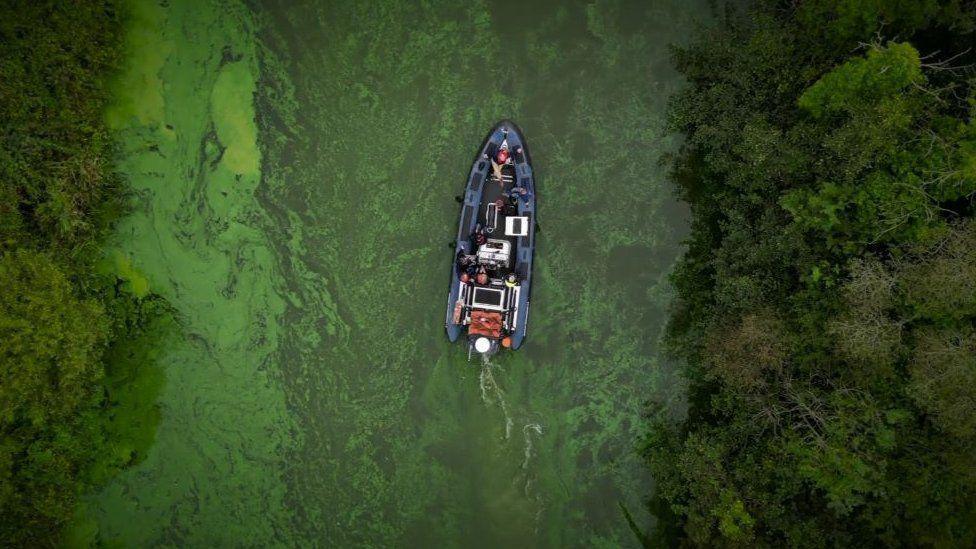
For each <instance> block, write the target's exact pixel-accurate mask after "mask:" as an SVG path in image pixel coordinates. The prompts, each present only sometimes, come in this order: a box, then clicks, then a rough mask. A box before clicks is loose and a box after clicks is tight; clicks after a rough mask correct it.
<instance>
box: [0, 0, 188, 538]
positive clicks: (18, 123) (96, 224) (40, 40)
mask: <svg viewBox="0 0 976 549" xmlns="http://www.w3.org/2000/svg"><path fill="white" fill-rule="evenodd" d="M0 7H2V11H3V13H4V17H3V18H0V43H2V44H3V47H2V48H0V285H2V286H3V288H4V291H3V292H2V293H0V340H2V344H0V539H3V540H4V541H5V542H6V543H8V544H10V545H14V546H22V545H28V546H50V545H57V544H59V543H62V542H63V541H64V538H63V534H64V529H65V528H66V526H67V525H68V524H69V522H70V521H71V520H72V519H73V517H74V515H75V511H76V507H77V504H78V500H79V498H80V497H81V496H82V495H83V494H84V493H86V492H88V491H90V490H91V489H93V488H95V487H97V486H100V485H102V484H103V483H104V482H106V481H107V480H108V479H109V478H111V477H112V476H113V475H115V474H117V473H118V472H119V471H120V470H122V469H123V468H125V467H128V466H130V465H132V464H134V463H137V462H139V461H140V460H141V459H142V458H143V457H144V456H145V451H146V449H147V448H148V446H149V445H150V444H151V442H152V439H153V433H154V431H155V426H156V424H157V423H158V418H159V413H158V410H157V408H156V405H155V401H156V395H157V394H158V392H159V390H160V387H161V384H162V381H163V378H162V372H160V371H158V369H156V368H155V367H154V361H153V354H154V350H153V349H154V348H156V346H157V344H158V341H157V339H158V338H159V337H161V336H160V334H163V333H166V332H167V329H168V328H167V325H169V324H171V322H172V318H171V316H170V315H169V308H168V306H167V305H166V303H165V301H163V300H161V299H160V298H158V297H157V296H155V295H154V294H152V293H151V292H150V291H149V289H148V287H146V285H145V284H144V283H143V282H144V281H141V280H140V278H139V276H138V273H135V272H129V273H123V272H121V271H120V270H119V267H118V265H121V264H124V263H125V261H124V259H123V258H114V260H113V259H109V258H106V257H105V254H104V251H103V243H104V241H105V238H106V235H107V234H108V231H109V230H110V228H111V226H112V224H113V222H114V221H115V220H117V219H119V217H120V216H121V215H123V214H124V213H125V211H126V203H127V186H126V183H125V181H124V180H123V178H122V177H121V176H120V175H119V174H118V173H117V172H116V170H115V167H114V146H113V142H112V137H111V135H110V133H109V131H108V129H107V128H106V125H105V122H104V113H105V109H106V106H107V104H108V102H109V99H110V98H109V95H110V93H109V91H108V87H107V84H108V81H109V80H110V78H111V76H112V74H114V72H115V71H116V70H117V69H118V68H119V66H120V62H121V61H120V60H121V56H122V51H121V50H122V36H123V26H124V22H123V20H124V14H123V13H121V12H120V9H119V7H118V6H117V5H116V4H115V3H113V2H106V1H98V0H92V1H85V2H77V3H75V2H72V3H61V2H46V1H45V2H27V3H24V2H12V1H10V0H3V1H2V5H0ZM116 272H119V273H120V274H118V275H116Z"/></svg>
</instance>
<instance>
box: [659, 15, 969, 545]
mask: <svg viewBox="0 0 976 549" xmlns="http://www.w3.org/2000/svg"><path fill="white" fill-rule="evenodd" d="M974 20H976V6H974V5H973V3H972V2H953V1H948V2H939V1H936V0H932V1H925V2H901V1H898V0H893V1H888V0H861V1H855V0H815V1H811V2H802V3H798V5H796V6H790V7H787V6H784V5H782V4H781V3H777V2H760V3H759V4H758V5H757V6H754V7H753V8H752V11H749V12H746V13H739V12H735V11H729V12H727V13H726V14H725V18H724V19H723V21H722V23H721V24H719V25H716V26H714V27H711V28H707V29H704V30H703V31H702V32H701V34H700V36H699V37H698V38H697V39H696V40H695V41H694V42H693V43H692V44H691V45H690V46H688V47H686V48H682V49H678V50H676V51H675V54H674V58H675V61H676V63H677V65H678V67H679V69H680V70H681V71H682V72H683V73H684V74H685V76H686V77H687V78H688V80H689V82H690V86H689V87H688V88H687V90H686V91H684V92H683V93H680V94H678V95H677V96H676V97H675V98H674V99H673V101H672V105H671V109H670V114H671V122H672V127H673V128H674V129H675V130H679V131H682V132H684V133H686V134H687V136H688V138H687V141H686V143H685V145H684V147H683V148H682V150H681V152H680V154H679V155H678V156H677V158H676V159H675V162H674V164H673V169H674V179H675V181H676V182H677V183H678V184H679V189H680V192H681V194H682V196H683V198H684V199H685V200H686V201H688V203H689V204H690V205H691V209H692V213H693V220H692V234H691V237H690V240H689V249H688V251H687V253H686V254H685V256H684V257H683V258H682V260H681V261H680V262H679V265H678V266H677V268H676V271H675V273H674V275H673V281H674V284H675V286H676V289H677V293H678V299H677V300H676V303H675V305H674V308H673V311H672V316H671V321H670V327H669V336H668V339H669V345H670V348H671V349H672V350H673V351H674V352H675V353H676V354H677V355H679V356H681V357H683V358H684V359H685V361H686V362H687V377H688V378H689V380H690V382H691V394H690V402H691V410H690V411H689V415H688V417H687V419H685V420H684V421H683V422H682V423H680V424H677V425H659V426H658V427H659V428H658V429H657V430H656V432H655V434H654V436H653V437H652V438H651V439H650V441H649V443H648V446H647V451H648V459H649V463H650V465H651V467H652V470H653V471H654V473H655V477H656V479H657V481H658V491H657V496H656V497H657V498H658V500H659V501H658V502H657V503H655V504H654V505H653V506H652V507H654V508H657V509H661V508H664V509H666V512H665V513H662V518H665V519H667V518H668V517H670V519H668V520H671V521H672V522H674V523H676V525H677V526H679V527H680V532H681V533H680V534H678V536H679V537H683V538H685V539H686V540H687V541H690V542H692V543H695V544H701V545H741V544H750V545H774V546H775V545H783V544H788V545H796V546H838V545H840V546H846V545H855V546H863V545H876V544H885V545H971V544H973V543H976V514H974V512H973V511H972V510H973V509H976V496H974V494H976V476H974V475H973V474H972V471H973V470H976V457H974V456H976V454H974V453H973V449H974V447H973V433H974V430H973V429H974V427H973V425H974V424H973V418H974V417H976V409H973V408H972V402H974V395H973V392H972V390H971V386H972V384H973V383H972V379H971V378H972V376H974V375H976V363H974V362H973V359H972V356H973V347H972V346H973V321H974V319H976V310H974V309H973V304H972V300H973V295H976V292H974V287H973V285H974V279H973V278H972V277H973V273H976V255H974V254H976V239H974V237H973V234H976V233H974V229H973V227H974V226H976V225H974V224H973V223H974V222H973V221H969V218H971V217H972V215H973V209H972V206H971V198H972V197H973V195H974V193H976V179H974V178H973V177H972V174H973V170H972V167H973V151H974V146H973V133H972V132H973V124H974V123H973V116H974V114H976V107H974V106H976V102H974V101H973V100H972V98H973V94H974V90H976V85H974V84H976V81H974V79H973V78H972V76H971V74H972V72H971V70H969V69H966V68H965V67H966V65H967V63H972V62H973V61H974V55H973V52H972V51H971V50H967V49H966V48H965V47H963V45H965V44H969V43H971V41H972V39H973V36H974V34H973V24H972V23H973V21H974ZM886 35H887V36H897V37H898V39H897V41H887V42H886V41H884V37H885V36H886ZM859 45H860V46H859ZM954 56H955V57H954ZM953 57H954V58H953ZM949 59H951V61H949ZM956 66H958V67H961V68H955V67H956ZM961 510H964V511H961ZM669 528H670V529H669ZM663 531H666V532H667V531H670V532H674V529H673V526H672V527H668V528H665V529H664V530H663Z"/></svg>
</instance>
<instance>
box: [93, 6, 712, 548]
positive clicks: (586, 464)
mask: <svg viewBox="0 0 976 549" xmlns="http://www.w3.org/2000/svg"><path fill="white" fill-rule="evenodd" d="M704 4H705V2H704V0H702V1H695V2H689V1H682V0H655V1H650V2H637V1H629V2H625V1H598V2H593V3H584V2H555V1H552V2H508V1H504V2H491V3H485V2H478V1H465V2H459V1H451V2H446V1H444V2H440V1H426V2H392V1H385V0H377V1H370V2H311V1H309V2H302V1H296V2H273V1H266V2H262V3H260V4H259V5H251V6H248V7H245V6H243V5H239V4H236V3H233V2H216V3H210V4H208V5H206V6H203V5H196V4H193V5H191V4H190V3H184V2H179V1H176V2H170V3H166V4H161V5H157V4H156V3H154V2H148V1H136V2H134V3H133V9H134V13H136V14H137V17H136V18H135V19H134V22H133V24H132V25H131V29H130V36H129V44H130V54H131V62H130V66H129V68H128V69H127V71H126V72H125V74H123V75H121V76H120V78H119V83H118V86H117V89H118V90H119V92H118V101H117V105H115V106H113V109H111V110H110V112H109V113H108V117H109V121H110V123H112V125H113V127H115V128H117V130H118V132H119V135H120V143H122V147H123V152H124V154H123V159H122V167H123V169H124V170H125V171H126V172H127V173H128V174H129V176H130V179H131V180H132V182H133V186H134V187H135V189H136V199H135V200H136V205H137V207H136V211H135V213H134V214H133V215H132V217H131V218H130V219H128V220H126V222H125V223H123V224H122V226H121V227H120V228H119V231H118V234H117V235H116V238H115V244H114V247H113V251H112V253H113V254H114V257H115V258H116V259H117V261H116V262H117V264H118V269H119V272H120V273H122V274H124V275H125V276H128V277H132V278H133V279H137V280H139V281H143V282H144V283H145V284H148V287H149V288H150V289H151V290H152V291H155V292H158V293H160V294H162V295H164V296H166V297H167V298H168V299H169V300H170V301H171V302H172V303H173V304H174V307H175V308H176V309H177V311H178V312H179V314H180V315H181V325H182V326H183V328H184V332H185V334H184V335H183V336H182V337H177V338H175V340H174V341H173V342H172V343H171V345H170V346H168V347H167V349H166V352H165V353H163V357H162V358H161V361H162V363H163V366H164V368H165V371H166V376H167V381H166V386H165V388H164V390H163V394H162V396H161V401H160V405H161V407H162V411H163V420H162V423H161V425H160V427H159V430H158V432H157V435H156V444H155V445H154V446H153V448H152V450H151V451H150V455H148V456H147V457H146V459H145V461H143V462H142V463H141V464H140V465H138V466H136V467H134V468H133V469H132V470H130V471H129V472H127V473H126V474H125V475H123V476H122V477H121V478H119V479H117V480H116V481H115V482H113V484H112V485H111V486H109V487H108V488H107V489H106V490H105V491H104V492H103V493H102V494H99V495H97V496H93V497H92V498H91V499H90V505H89V507H90V508H89V510H88V512H87V514H88V515H90V517H88V518H85V519H83V520H80V521H79V522H80V524H81V525H82V526H79V527H78V528H77V529H78V530H79V531H82V532H85V533H87V535H89V536H93V535H95V534H94V532H97V534H98V535H100V536H101V537H102V538H103V539H106V540H116V541H121V542H123V543H125V544H128V545H145V544H171V543H175V544H190V545H206V544H218V545H227V544H234V545H236V544H239V543H243V544H245V545H266V544H276V543H278V544H321V545H334V546H360V545H374V546H389V545H397V546H466V547H468V546H476V547H480V546H484V547H498V546H560V547H561V546H572V545H596V546H619V545H625V546H633V545H637V544H638V539H637V537H636V536H635V533H634V531H633V528H632V526H631V525H630V524H629V523H628V519H627V515H628V513H629V514H630V516H631V518H632V519H633V526H634V527H636V528H637V529H639V530H642V531H647V530H648V529H649V527H650V525H651V517H650V515H649V514H648V513H647V511H646V509H645V508H644V505H643V502H644V500H646V498H647V497H648V496H649V495H650V493H651V492H652V481H651V479H649V478H647V475H646V472H645V470H644V468H643V466H642V463H641V458H640V456H639V455H638V453H637V447H638V442H639V440H640V439H641V437H642V434H643V432H644V431H643V429H644V426H643V423H644V421H642V419H641V414H642V411H644V410H646V405H647V403H648V402H650V401H665V402H675V403H677V404H675V406H680V401H681V388H680V385H679V384H678V383H677V381H676V380H675V379H673V376H672V375H671V374H670V373H669V372H670V370H671V368H670V367H668V366H667V365H666V364H665V363H664V362H663V360H662V359H661V357H659V356H658V350H657V340H658V337H659V335H660V331H661V327H662V325H663V322H664V318H665V310H666V307H667V302H668V299H669V288H668V285H667V281H666V277H667V273H668V272H669V270H670V267H671V264H672V263H673V261H674V258H675V257H676V255H677V254H678V253H679V250H680V247H679V244H680V238H681V235H682V234H683V233H684V231H685V226H684V223H685V221H684V219H685V214H684V211H683V210H682V209H681V207H680V206H679V205H678V204H677V203H676V202H675V200H674V198H673V197H672V194H671V191H670V188H669V184H668V183H667V181H666V179H665V177H664V173H663V171H664V170H663V169H662V168H661V167H660V165H659V159H660V157H661V155H662V154H664V153H665V152H667V151H669V150H672V149H673V148H674V146H675V143H676V141H675V138H674V137H673V136H668V135H666V134H665V133H664V132H663V129H662V127H663V111H664V106H665V103H666V100H667V97H668V96H669V94H671V93H672V92H673V91H674V90H675V89H676V88H677V86H679V85H680V80H679V79H678V77H677V75H676V74H675V72H674V70H673V69H672V68H671V67H670V65H669V62H668V49H667V46H668V44H669V43H673V42H680V41H682V40H683V39H684V38H685V37H686V35H687V34H688V33H689V32H690V30H691V27H692V25H693V21H695V20H696V19H700V18H701V17H702V16H703V15H704V14H705V11H706V10H705V9H704ZM502 118H511V119H513V120H515V121H516V122H517V123H518V124H519V125H520V126H521V127H522V129H523V130H524V132H525V135H526V138H527V140H528V142H529V146H530V149H531V151H532V157H533V161H534V167H535V170H536V172H537V175H538V179H537V181H538V183H537V185H538V188H539V221H540V225H541V232H540V233H539V235H538V242H539V249H538V251H537V256H536V258H537V262H536V275H537V276H536V279H535V280H536V283H535V284H536V285H535V288H533V291H534V296H533V301H532V313H531V318H530V322H529V337H528V339H527V342H526V344H525V345H524V346H523V348H522V350H520V351H519V352H518V353H514V354H507V355H502V356H500V357H496V358H495V359H494V360H493V362H492V363H491V364H489V365H482V364H481V363H480V361H477V360H474V361H472V362H468V361H467V356H466V349H465V347H464V346H463V345H457V346H452V345H450V344H449V343H448V342H447V340H446V337H445V336H444V331H443V316H444V308H445V306H446V303H445V301H446V287H447V282H448V275H449V269H450V264H451V260H452V252H451V250H450V249H448V247H447V245H446V243H447V242H448V241H450V240H451V238H452V235H453V234H454V231H455V230H456V226H457V225H456V223H457V215H458V204H457V203H456V202H455V201H454V200H453V196H454V195H456V194H460V192H461V189H462V188H463V185H464V182H465V177H466V175H467V172H468V169H469V168H470V162H471V160H472V157H473V155H474V153H475V151H476V149H477V147H478V145H479V144H480V143H481V140H482V139H483V138H484V135H485V133H486V132H487V131H488V129H489V128H490V127H491V126H492V125H493V124H494V123H495V122H496V121H497V120H499V119H502Z"/></svg>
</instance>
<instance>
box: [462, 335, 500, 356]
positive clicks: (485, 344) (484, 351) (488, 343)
mask: <svg viewBox="0 0 976 549" xmlns="http://www.w3.org/2000/svg"><path fill="white" fill-rule="evenodd" d="M469 342H470V343H469V346H468V360H471V351H472V350H475V351H477V352H478V354H480V355H481V358H483V359H485V360H488V358H490V357H491V355H493V354H495V353H497V352H498V342H497V341H495V340H493V339H488V338H487V337H484V336H478V337H472V338H471V339H470V340H469Z"/></svg>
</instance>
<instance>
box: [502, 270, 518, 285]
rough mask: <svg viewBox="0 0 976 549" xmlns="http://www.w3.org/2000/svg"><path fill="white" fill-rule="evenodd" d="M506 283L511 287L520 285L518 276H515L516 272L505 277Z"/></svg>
mask: <svg viewBox="0 0 976 549" xmlns="http://www.w3.org/2000/svg"><path fill="white" fill-rule="evenodd" d="M505 285H506V286H508V287H509V288H514V287H516V286H518V277H517V276H515V273H508V276H507V277H505Z"/></svg>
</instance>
